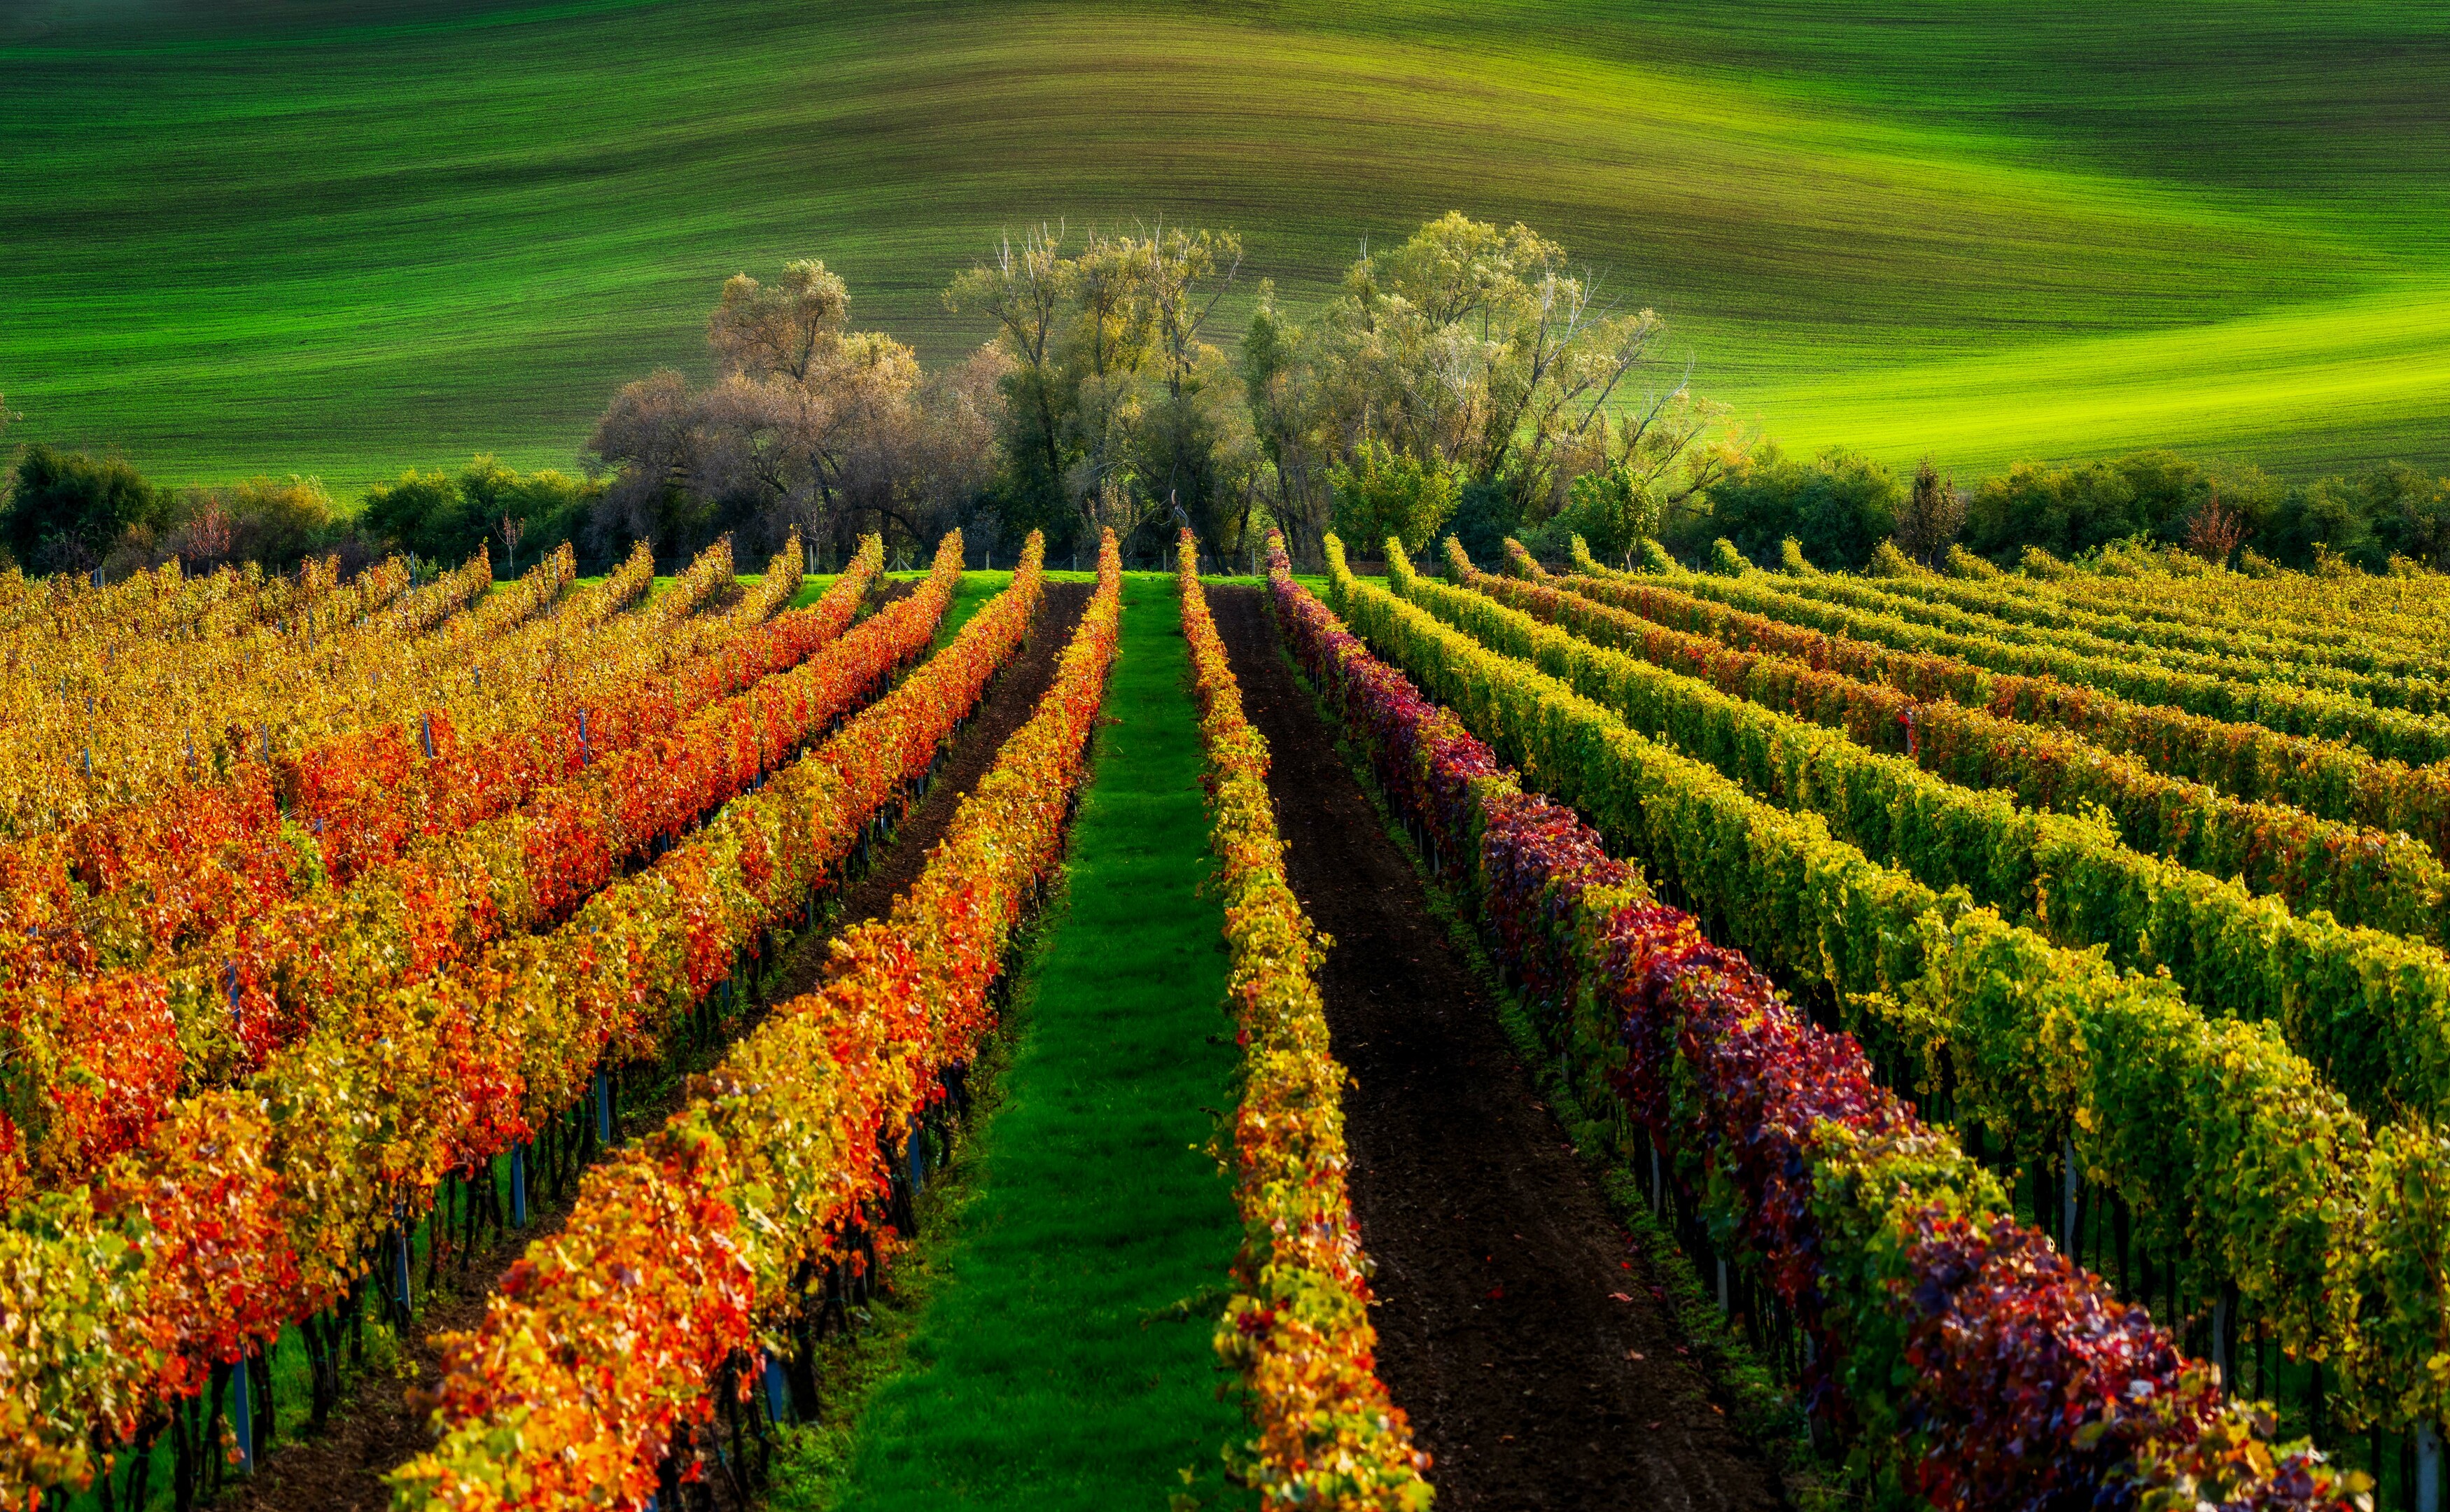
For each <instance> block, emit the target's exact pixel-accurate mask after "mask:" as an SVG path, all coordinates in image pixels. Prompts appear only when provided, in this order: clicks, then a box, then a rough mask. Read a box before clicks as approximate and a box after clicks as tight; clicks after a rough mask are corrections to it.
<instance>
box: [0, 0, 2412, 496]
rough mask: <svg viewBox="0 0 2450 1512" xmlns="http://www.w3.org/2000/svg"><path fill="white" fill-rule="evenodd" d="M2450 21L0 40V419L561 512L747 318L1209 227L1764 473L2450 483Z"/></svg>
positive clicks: (1842, 10) (199, 25)
mask: <svg viewBox="0 0 2450 1512" xmlns="http://www.w3.org/2000/svg"><path fill="white" fill-rule="evenodd" d="M2443 16H2444V13H2441V12H2432V11H2430V10H2429V9H2428V8H2422V7H2416V6H2408V5H2403V4H2396V3H2381V0H2367V3H2358V0H2348V3H2343V4H2338V5H2334V6H2331V7H2328V8H2304V7H2296V6H2282V5H2277V4H2267V3H2263V0H2247V3H2226V4H2209V3H2188V4H2184V5H2176V6H2164V7H2144V6H2135V5H2132V4H2126V5H2111V4H2107V3H2102V0H2081V3H2073V4H2046V3H2043V0H1866V3H1861V4H1854V3H1847V0H1769V3H1754V4H1748V5H1744V6H1741V7H1736V6H1727V5H1717V4H1705V3H1703V0H1661V3H1650V4H1644V5H1641V6H1636V5H1633V4H1630V3H1626V4H1610V5H1602V4H1595V3H1584V4H1579V5H1577V4H1565V5H1555V4H1530V3H1523V4H1461V3H1456V4H1448V5H1431V4H1425V3H1418V0H1347V3H1345V4H1342V5H1329V4H1323V3H1307V0H1304V3H1285V4H1269V3H1264V0H1246V3H1240V4H1230V3H1229V4H1217V3H1210V4H1204V5H1187V4H1186V5H1171V6H1160V5H1150V4H1123V3H1106V4H1101V3H1093V0H1065V3H1060V4H1044V5H1015V4H1001V3H995V4H990V3H986V0H952V3H941V4H930V5H897V4H882V3H873V0H856V3H835V4H823V3H812V0H659V3H628V4H615V3H605V0H596V3H583V0H569V3H561V4H531V5H527V6H521V7H507V6H500V5H495V6H484V5H477V4H474V3H471V0H459V3H457V4H452V3H440V0H426V3H423V4H411V3H409V0H355V3H349V0H243V3H238V4H231V3H227V0H224V3H219V4H206V3H204V0H0V392H5V393H6V394H7V395H8V397H9V399H10V406H11V407H12V408H14V409H17V410H19V411H22V412H25V414H26V415H27V419H26V421H25V422H24V423H23V424H22V425H21V426H20V428H19V429H18V431H16V432H14V433H12V436H18V437H22V438H45V439H55V440H60V441H64V442H69V443H78V444H107V443H117V444H119V445H121V446H123V447H124V448H125V449H126V452H127V454H128V455H129V456H131V458H133V459H134V460H136V461H137V462H138V463H139V464H140V465H143V466H145V467H146V468H147V469H148V470H151V471H154V472H155V473H157V474H158V475H163V476H165V477H168V478H173V479H188V478H213V477H224V476H229V475H239V474H245V473H253V472H273V473H287V472H291V471H298V472H306V473H313V474H319V475H321V476H323V477H324V478H325V480H326V481H327V482H329V483H331V484H333V485H334V486H335V488H336V489H337V490H340V491H342V492H348V491H352V490H354V489H355V488H356V487H359V486H361V485H362V484H364V483H365V482H367V481H370V480H372V479H374V478H378V477H380V476H384V475H390V474H392V473H395V472H397V471H398V470H399V468H401V467H403V466H406V465H409V464H412V463H418V464H428V465H430V464H435V463H443V462H456V461H458V460H461V459H464V457H465V456H467V455H468V454H469V453H471V452H474V451H477V450H490V451H495V452H497V453H499V454H500V455H501V456H503V457H504V458H505V460H508V461H511V462H514V463H515V464H517V465H523V466H525V465H542V464H548V463H553V464H561V465H567V464H568V463H569V462H570V460H571V458H572V457H573V456H574V453H575V452H576V450H577V448H578V447H579V446H580V444H581V443H582V442H583V441H584V439H585V437H586V435H587V431H588V427H589V424H590V422H591V420H592V419H593V416H594V415H595V413H596V412H597V410H599V409H600V408H601V406H602V404H603V401H604V400H605V398H606V397H608V395H609V394H610V393H611V391H612V388H613V387H614V386H615V385H616V384H618V383H619V382H620V381H622V380H624V379H626V378H631V377H634V376H636V375H638V374H640V373H642V372H644V371H646V370H648V369H650V368H652V367H654V366H657V365H661V364H675V365H683V366H692V365H694V364H696V363H698V362H699V360H700V353H701V342H700V336H699V333H700V330H701V322H702V320H703V319H704V314H705V310H706V308H707V306H708V304H709V303H710V300H711V299H712V296H713V293H714V290H715V288H716V286H717V285H718V284H719V282H720V281H721V280H722V279H723V277H724V276H726V275H727V274H729V273H731V272H734V271H737V270H740V269H743V268H747V269H751V270H767V269H770V268H773V267H775V266H777V265H779V264H780V263H781V262H783V261H784V260H786V259H787V258H790V257H799V256H810V255H814V256H819V257H823V258H825V259H826V261H827V262H829V263H830V264H832V265H834V266H835V267H837V268H839V269H841V270H842V271H843V272H844V273H845V274H846V277H848V279H849V280H850V281H851V287H852V291H853V295H854V301H855V302H854V305H853V313H854V318H855V319H856V320H859V321H860V322H861V323H873V324H880V325H885V326H887V327H889V328H891V329H893V330H895V331H896V332H897V333H899V334H903V335H904V336H908V337H912V338H915V339H918V340H919V342H920V344H921V347H922V350H923V351H924V353H926V354H927V355H928V356H929V357H931V358H943V357H947V356H950V355H953V354H955V353H957V352H959V351H960V350H962V348H963V347H964V346H965V345H966V344H968V343H970V342H972V341H975V340H977V339H980V338H981V337H982V335H983V332H982V331H981V330H979V329H976V328H972V327H968V326H964V325H962V323H960V322H957V321H954V320H951V319H950V318H948V317H946V316H945V315H943V312H942V309H941V307H940V305H939V303H938V300H937V292H938V290H939V289H940V288H941V287H942V286H943V282H944V281H945V280H946V279H947V278H948V277H949V276H950V275H951V273H952V272H953V271H955V270H956V269H957V268H958V267H960V266H962V265H965V264H966V263H967V262H969V261H970V260H971V259H972V258H974V257H975V256H977V255H978V254H979V253H980V252H982V250H983V249H984V248H985V247H986V245H987V244H988V242H989V241H990V239H991V238H992V237H993V236H994V235H995V234H996V233H997V232H998V230H999V229H1000V228H1005V227H1017V226H1019V225H1021V224H1022V223H1027V222H1033V221H1036V220H1039V219H1040V218H1044V219H1047V220H1050V221H1051V220H1054V219H1056V218H1059V217H1068V218H1069V219H1070V221H1071V222H1072V223H1074V224H1075V225H1078V224H1079V223H1083V222H1084V221H1092V220H1094V221H1099V222H1102V223H1123V222H1129V221H1132V220H1134V219H1140V220H1147V219H1153V218H1157V217H1160V216H1161V217H1163V218H1165V219H1168V220H1173V219H1191V220H1197V221H1202V222H1206V223H1215V224H1223V225H1230V226H1233V227H1235V228H1238V229H1239V230H1240V231H1241V232H1242V233H1243V234H1244V237H1245V239H1246V242H1248V245H1249V256H1248V259H1247V260H1246V262H1245V265H1244V270H1243V278H1244V281H1245V282H1253V281H1255V280H1256V279H1257V278H1258V277H1261V276H1269V277H1274V279H1276V281H1278V284H1279V285H1280V287H1282V288H1284V289H1285V290H1286V291H1287V293H1288V294H1291V295H1293V296H1295V297H1298V296H1299V295H1300V294H1302V293H1303V292H1304V291H1305V290H1311V289H1315V288H1316V287H1318V285H1319V282H1320V281H1321V280H1322V279H1324V278H1327V277H1331V276H1332V274H1333V273H1334V271H1335V270H1336V269H1337V268H1338V267H1339V266H1340V264H1341V263H1342V262H1345V261H1346V260H1348V259H1349V258H1350V257H1351V254H1352V251H1353V249H1354V248H1355V247H1356V246H1357V245H1358V244H1359V243H1360V242H1361V241H1362V239H1363V238H1365V237H1367V238H1371V239H1375V240H1377V241H1381V242H1384V241H1386V240H1388V239H1390V238H1393V237H1399V236H1401V235H1402V234H1404V233H1406V232H1409V231H1410V229H1411V228H1412V227H1413V226H1414V225H1415V224H1417V223H1419V222H1420V221H1422V220H1423V219H1425V218H1427V217H1428V216H1429V215H1432V214H1435V213H1437V212H1439V211H1442V210H1444V209H1447V208H1449V207H1454V208H1461V209H1464V210H1467V211H1468V212H1469V213H1471V214H1473V215H1476V216H1479V217H1482V218H1486V219H1514V218H1520V219H1523V220H1526V221H1528V222H1530V223H1532V224H1534V225H1535V226H1538V227H1539V228H1541V229H1542V230H1544V231H1546V232H1547V233H1548V234H1550V235H1552V236H1554V237H1557V238H1559V239H1561V240H1563V241H1565V242H1566V243H1567V245H1568V246H1569V247H1571V248H1572V249H1573V251H1574V252H1575V253H1576V254H1577V256H1579V257H1583V258H1587V259H1588V260H1589V261H1590V262H1593V263H1594V264H1597V265H1599V266H1600V267H1602V268H1604V269H1606V270H1608V284H1609V287H1610V288H1611V289H1613V290H1614V291H1616V292H1617V293H1618V294H1619V295H1620V296H1621V297H1622V298H1623V299H1624V300H1626V301H1627V302H1628V303H1631V304H1649V305H1653V306H1656V307H1657V308H1658V309H1660V310H1661V311H1662V312H1663V314H1665V315H1667V316H1668V317H1669V319H1670V320H1671V321H1672V323H1673V326H1674V330H1675V333H1676V338H1677V339H1676V341H1675V343H1674V345H1675V348H1676V354H1677V358H1678V360H1679V363H1680V366H1679V368H1678V369H1676V370H1673V371H1669V372H1666V373H1663V375H1662V377H1663V379H1664V380H1665V381H1671V382H1672V381H1673V380H1674V379H1675V378H1677V377H1678V376H1680V375H1681V363H1682V360H1683V359H1687V358H1689V359H1690V361H1691V363H1692V364H1693V371H1694V375H1695V378H1696V380H1697V382H1698V383H1699V385H1700V386H1701V387H1702V388H1703V389H1704V390H1705V391H1707V392H1712V393H1716V394H1720V395H1723V396H1725V397H1730V398H1732V399H1735V400H1736V401H1738V402H1739V404H1740V406H1741V409H1742V411H1743V413H1744V414H1745V415H1746V416H1747V417H1753V418H1757V419H1758V420H1759V421H1760V423H1761V424H1762V425H1763V426H1764V427H1765V428H1766V429H1767V430H1769V431H1770V432H1771V433H1772V434H1775V435H1777V436H1779V437H1780V438H1781V439H1783V440H1785V441H1786V442H1787V443H1788V444H1789V445H1790V446H1791V447H1798V446H1799V447H1812V446H1818V445H1820V444H1823V443H1826V442H1830V441H1849V442H1854V443H1856V444H1859V445H1862V446H1865V447H1867V448H1869V449H1871V450H1873V451H1875V452H1876V453H1877V454H1879V455H1882V456H1888V457H1891V458H1894V459H1907V458H1911V457H1912V456H1915V455H1917V454H1919V453H1921V452H1923V451H1925V450H1930V451H1932V452H1934V453H1935V454H1936V455H1937V456H1938V457H1939V458H1940V459H1941V460H1942V461H1943V463H1944V464H1946V465H1948V466H1950V467H1952V468H1954V469H1955V470H1956V471H1958V472H1959V473H1960V474H1962V473H1965V472H1968V471H1971V470H1974V469H1976V468H1979V467H1982V466H1985V465H1991V464H1995V463H1998V462H2000V461H2003V460H2005V459H2006V458H2008V457H2010V456H2078V455H2083V454H2087V453H2094V452H2102V451H2110V450H2116V449H2120V448H2125V447H2128V446H2131V445H2136V444H2141V443H2149V442H2168V443H2171V444H2178V445H2183V446H2188V447H2193V448H2198V449H2202V450H2207V451H2216V452H2225V453H2227V454H2230V455H2235V456H2247V457H2251V458H2255V459H2261V460H2265V461H2266V462H2270V463H2273V464H2275V465H2278V466H2281V467H2284V468H2287V469H2292V470H2299V471H2304V470H2312V469H2319V468H2325V467H2329V466H2333V465H2346V464H2350V463H2354V462H2357V461H2361V460H2364V459H2367V458H2373V457H2379V456H2403V457H2406V458H2408V459H2411V460H2425V461H2431V462H2434V463H2437V464H2438V463H2440V462H2444V461H2450V426H2445V425H2444V423H2443V419H2442V417H2443V415H2444V411H2445V408H2450V405H2445V402H2444V401H2445V399H2450V340H2445V339H2444V337H2445V335H2450V242H2445V240H2444V239H2443V238H2442V237H2441V236H2440V225H2441V224H2442V221H2443V215H2444V212H2445V210H2450V124H2446V123H2445V120H2444V118H2443V117H2442V115H2441V112H2440V108H2439V101H2438V91H2439V81H2440V79H2441V78H2443V77H2445V76H2450V20H2445V19H2444V18H2443ZM1227 316H1228V319H1227V320H1226V321H1225V324H1224V328H1223V330H1222V331H1221V332H1220V334H1221V335H1225V336H1230V335H1231V334H1232V331H1233V330H1234V329H1235V327H1236V326H1237V325H1238V318H1237V315H1236V312H1235V311H1232V310H1229V311H1228V312H1227Z"/></svg>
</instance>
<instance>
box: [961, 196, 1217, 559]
mask: <svg viewBox="0 0 2450 1512" xmlns="http://www.w3.org/2000/svg"><path fill="white" fill-rule="evenodd" d="M1065 246H1066V235H1065V232H1064V230H1063V229H1062V228H1061V227H1060V226H1059V227H1056V228H1053V229H1049V228H1048V227H1046V226H1043V225H1041V226H1040V227H1039V228H1038V229H1036V230H1035V231H1031V232H1028V233H1025V234H1024V235H1023V236H1022V237H1021V241H1020V242H1019V243H1018V244H1016V243H1015V242H1014V241H1013V240H1012V238H1010V237H1009V236H1007V237H1005V238H1004V239H1003V240H1002V241H1001V242H999V243H998V244H997V247H996V249H995V251H994V254H993V256H992V257H991V258H989V259H987V260H984V261H982V262H979V263H978V264H976V265H975V266H973V267H972V268H971V269H970V270H969V271H968V272H965V273H963V274H962V275H960V276H959V277H957V278H955V279H954V280H953V281H952V283H951V284H950V285H949V286H948V287H947V288H946V289H945V291H944V304H945V307H946V308H947V309H948V310H951V311H953V312H954V313H956V314H977V315H985V316H987V317H989V318H990V319H991V320H993V321H994V322H995V327H996V336H995V342H996V345H997V347H998V349H999V350H1000V351H1001V353H1002V355H1003V356H1004V357H1005V358H1006V359H1008V362H1009V367H1008V368H1007V370H1006V372H1005V374H1004V377H1003V378H1002V390H1003V396H1004V400H1005V403H1004V407H1003V421H1004V426H1003V436H1002V441H1003V451H1004V473H1003V476H1002V478H1001V482H1000V484H999V485H998V487H997V489H996V499H997V508H998V513H999V514H1000V515H1001V518H1002V520H1003V523H1004V526H1005V528H1006V530H1007V531H1010V532H1015V533H1017V532H1018V531H1020V530H1021V529H1022V528H1036V529H1042V530H1045V531H1046V532H1047V533H1048V536H1049V539H1050V543H1051V544H1052V545H1054V546H1055V547H1056V548H1057V549H1060V548H1061V545H1062V543H1064V542H1066V541H1068V540H1070V539H1071V538H1073V534H1074V532H1076V531H1077V530H1079V528H1080V527H1081V526H1083V525H1093V524H1094V525H1099V526H1108V525H1110V526H1112V527H1113V528H1114V529H1115V530H1116V531H1117V532H1118V533H1119V534H1121V535H1124V536H1126V537H1128V536H1130V535H1132V534H1133V533H1136V532H1138V530H1140V529H1141V528H1142V527H1144V526H1147V525H1149V524H1150V523H1152V522H1154V521H1156V520H1158V519H1160V518H1164V517H1168V516H1170V515H1171V514H1172V512H1173V511H1175V510H1176V509H1179V510H1180V511H1182V512H1183V514H1184V517H1185V518H1187V519H1188V520H1189V521H1190V522H1191V525H1192V528H1193V529H1194V530H1195V531H1196V532H1197V533H1199V534H1200V535H1201V536H1202V537H1203V538H1204V539H1210V540H1215V541H1218V542H1219V543H1220V544H1222V543H1225V542H1226V541H1227V540H1229V539H1230V538H1232V537H1234V536H1235V534H1236V533H1237V532H1238V531H1239V530H1241V529H1242V528H1243V527H1244V526H1245V525H1246V523H1247V521H1248V519H1249V516H1250V513H1251V511H1252V509H1254V507H1255V506H1256V500H1257V496H1258V494H1259V481H1258V468H1259V463H1260V462H1261V460H1262V454H1261V451H1260V447H1259V442H1258V440H1257V438H1256V437H1255V436H1253V435H1252V434H1251V432H1250V428H1249V424H1248V420H1247V417H1245V416H1244V415H1243V414H1241V413H1239V411H1240V406H1239V404H1238V403H1237V402H1236V400H1237V399H1238V398H1239V395H1238V394H1237V393H1236V388H1237V385H1236V383H1235V376H1236V375H1235V373H1234V371H1233V368H1232V366H1231V364H1230V363H1229V362H1228V361H1227V359H1225V356H1224V354H1223V353H1222V352H1220V351H1218V350H1217V349H1216V348H1215V346H1213V345H1210V344H1209V343H1208V342H1207V341H1206V339H1204V332H1205V329H1206V326H1207V322H1208V320H1209V319H1210V318H1211V317H1212V316H1213V315H1214V314H1215V309H1216V304H1217V301H1218V300H1219V299H1220V298H1221V297H1222V295H1223V294H1224V292H1225V290H1226V288H1227V287H1228V286H1229V285H1230V284H1231V283H1232V282H1233V281H1234V279H1235V275H1236V273H1237V272H1238V270H1239V268H1240V266H1241V260H1242V246H1241V242H1240V240H1239V239H1238V238H1236V237H1235V236H1234V235H1232V234H1231V233H1228V232H1218V231H1210V230H1205V229H1199V228H1194V227H1184V226H1172V227H1168V226H1162V225H1160V226H1159V227H1157V228H1156V229H1154V230H1152V231H1149V232H1148V233H1146V234H1145V235H1107V234H1100V233H1098V232H1095V231H1092V232H1090V233H1088V234H1087V235H1085V236H1083V237H1082V238H1081V239H1080V240H1079V243H1078V248H1077V250H1073V251H1069V252H1067V251H1066V250H1065Z"/></svg>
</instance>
